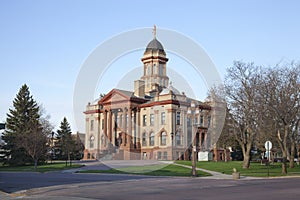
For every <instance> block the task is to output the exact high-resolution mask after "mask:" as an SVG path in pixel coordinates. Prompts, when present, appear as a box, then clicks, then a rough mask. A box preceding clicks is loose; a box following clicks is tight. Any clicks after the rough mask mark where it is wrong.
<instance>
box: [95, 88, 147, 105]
mask: <svg viewBox="0 0 300 200" xmlns="http://www.w3.org/2000/svg"><path fill="white" fill-rule="evenodd" d="M113 98H115V99H114V100H112V99H113ZM112 101H115V102H118V101H134V102H141V103H144V102H146V101H148V100H147V99H144V98H140V97H137V96H135V95H134V93H133V92H131V91H127V90H120V89H112V90H111V91H110V92H109V93H108V94H106V95H105V96H104V97H103V98H101V99H100V100H99V101H98V104H103V103H107V102H112Z"/></svg>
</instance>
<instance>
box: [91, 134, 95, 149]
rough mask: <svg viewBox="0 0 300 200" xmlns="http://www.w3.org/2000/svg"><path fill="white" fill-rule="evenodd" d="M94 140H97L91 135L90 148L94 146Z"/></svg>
mask: <svg viewBox="0 0 300 200" xmlns="http://www.w3.org/2000/svg"><path fill="white" fill-rule="evenodd" d="M94 140H95V137H94V136H91V137H90V148H91V149H92V148H94Z"/></svg>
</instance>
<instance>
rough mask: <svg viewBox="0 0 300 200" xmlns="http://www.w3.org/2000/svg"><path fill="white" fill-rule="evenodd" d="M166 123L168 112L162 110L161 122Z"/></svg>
mask: <svg viewBox="0 0 300 200" xmlns="http://www.w3.org/2000/svg"><path fill="white" fill-rule="evenodd" d="M165 123H166V113H165V112H162V113H161V124H165Z"/></svg>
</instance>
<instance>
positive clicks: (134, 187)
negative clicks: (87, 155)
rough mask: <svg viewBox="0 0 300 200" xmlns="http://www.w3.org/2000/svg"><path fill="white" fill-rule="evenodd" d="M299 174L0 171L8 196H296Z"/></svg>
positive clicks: (207, 199) (1, 187) (0, 187)
mask: <svg viewBox="0 0 300 200" xmlns="http://www.w3.org/2000/svg"><path fill="white" fill-rule="evenodd" d="M299 185H300V178H275V179H272V178H270V179H241V180H220V179H207V178H190V177H185V178H184V177H150V176H140V175H119V174H114V175H110V174H73V173H61V172H51V173H44V174H40V173H14V172H1V173H0V190H1V191H4V192H8V193H12V194H11V195H9V196H7V199H14V198H24V199H76V200H79V199H143V200H146V199H171V198H172V199H205V200H210V199H211V200H213V199H217V198H219V199H231V200H232V199H246V200H247V199H256V200H257V199H267V198H268V199H272V200H276V199H299V197H300V190H299ZM20 191H21V192H20Z"/></svg>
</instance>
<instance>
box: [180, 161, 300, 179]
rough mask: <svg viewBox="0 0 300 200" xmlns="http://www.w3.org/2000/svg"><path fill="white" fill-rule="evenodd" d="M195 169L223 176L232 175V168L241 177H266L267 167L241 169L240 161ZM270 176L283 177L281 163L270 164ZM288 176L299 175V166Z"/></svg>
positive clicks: (258, 165) (208, 164) (205, 164)
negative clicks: (222, 174) (214, 172)
mask: <svg viewBox="0 0 300 200" xmlns="http://www.w3.org/2000/svg"><path fill="white" fill-rule="evenodd" d="M176 163H178V164H184V165H189V166H191V161H181V160H180V161H176ZM197 167H199V168H203V169H207V170H211V171H216V172H221V173H224V174H232V171H233V168H236V169H237V171H238V172H240V174H241V175H242V176H256V177H267V172H268V167H267V166H266V165H265V164H263V165H261V164H260V163H251V164H250V168H249V169H243V168H242V161H230V162H197ZM269 175H270V176H283V175H282V174H281V163H274V164H270V173H269ZM288 175H290V176H292V175H298V176H299V175H300V166H299V165H295V168H293V169H290V168H288Z"/></svg>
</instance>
